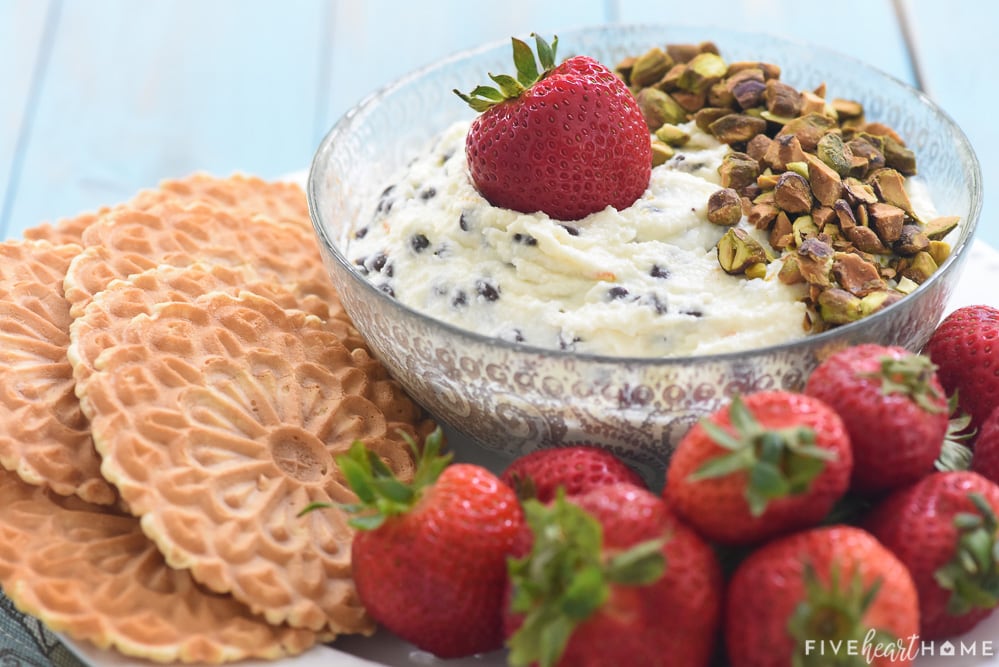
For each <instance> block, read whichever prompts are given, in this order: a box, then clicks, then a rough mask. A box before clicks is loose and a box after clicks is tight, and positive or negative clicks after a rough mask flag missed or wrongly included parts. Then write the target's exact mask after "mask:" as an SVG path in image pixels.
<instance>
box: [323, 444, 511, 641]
mask: <svg viewBox="0 0 999 667" xmlns="http://www.w3.org/2000/svg"><path fill="white" fill-rule="evenodd" d="M439 448H440V431H439V430H438V431H436V432H435V433H434V434H432V435H431V436H429V437H428V438H427V442H426V445H425V446H424V452H423V454H422V456H421V459H420V462H419V465H418V468H417V471H416V477H415V479H414V481H413V483H412V485H406V484H403V483H402V482H399V481H398V480H396V479H395V478H394V477H393V476H392V473H391V471H390V470H389V469H388V467H387V466H385V464H384V463H382V461H381V460H380V459H379V458H378V457H377V455H375V454H373V453H371V452H369V451H367V450H366V449H365V448H364V446H363V445H361V444H360V443H357V444H355V445H354V447H353V448H352V449H351V451H350V453H349V454H348V455H346V456H341V457H338V458H337V463H338V465H339V466H340V468H341V470H342V471H343V473H344V475H345V477H346V478H347V480H348V481H349V483H350V486H351V488H352V489H353V490H354V492H355V493H356V494H357V496H358V498H359V499H360V502H359V503H358V504H357V505H355V506H353V507H349V509H350V510H352V511H353V512H355V513H356V515H355V517H354V518H353V520H352V522H351V523H352V525H353V526H355V527H356V528H358V529H359V530H358V533H357V534H356V536H355V537H354V543H353V549H352V552H351V554H352V562H353V569H354V572H353V573H354V580H355V582H356V584H357V592H358V595H359V596H360V598H361V602H362V603H364V606H365V607H366V608H367V609H368V611H369V612H370V614H371V616H372V618H374V619H375V620H376V621H378V622H379V623H381V624H383V625H384V626H385V627H387V628H388V629H389V630H391V631H392V632H394V633H395V634H397V635H399V636H400V637H402V638H403V639H406V640H408V641H410V642H412V643H413V644H415V645H416V646H418V647H420V648H422V649H424V650H426V651H430V652H431V653H434V654H435V655H438V656H440V657H444V658H452V657H458V656H464V655H471V654H473V653H480V652H484V651H491V650H494V649H498V648H500V647H501V646H502V642H503V631H502V606H503V595H504V589H505V586H506V557H507V555H508V553H509V551H510V549H511V548H512V546H513V542H514V539H515V537H516V536H517V534H518V533H519V531H520V530H521V527H522V524H523V513H522V511H521V508H520V504H519V502H518V500H517V497H516V494H514V492H513V489H511V488H510V487H508V486H507V485H506V484H504V483H503V482H501V481H500V480H499V478H497V477H496V476H495V475H493V474H492V473H490V472H489V471H488V470H486V469H485V468H482V467H479V466H475V465H470V464H454V465H450V466H449V465H448V462H449V457H440V456H438V451H439Z"/></svg>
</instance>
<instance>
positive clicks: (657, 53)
mask: <svg viewBox="0 0 999 667" xmlns="http://www.w3.org/2000/svg"><path fill="white" fill-rule="evenodd" d="M673 65H674V62H673V59H672V58H671V57H670V56H669V54H668V53H666V52H665V51H663V50H662V49H661V48H659V47H657V46H655V47H652V48H651V49H649V50H648V51H646V52H645V53H643V54H642V55H640V56H638V58H637V59H636V60H635V62H634V63H633V65H632V68H631V79H630V83H631V85H633V86H638V87H641V88H644V87H646V86H651V85H652V84H654V83H656V82H657V81H659V80H660V79H662V78H663V77H664V76H665V75H666V72H668V71H669V70H670V68H671V67H673Z"/></svg>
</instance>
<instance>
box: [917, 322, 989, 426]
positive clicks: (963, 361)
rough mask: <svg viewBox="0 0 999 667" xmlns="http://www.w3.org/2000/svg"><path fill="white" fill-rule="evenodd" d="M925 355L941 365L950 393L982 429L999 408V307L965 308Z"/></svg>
mask: <svg viewBox="0 0 999 667" xmlns="http://www.w3.org/2000/svg"><path fill="white" fill-rule="evenodd" d="M923 352H924V353H925V354H928V355H929V356H930V358H931V359H933V363H935V364H936V365H937V366H938V369H937V374H938V375H939V377H940V382H941V384H943V387H944V389H946V390H947V393H948V394H953V393H954V392H957V398H958V401H959V403H960V406H961V409H962V410H963V411H965V412H967V413H968V414H969V415H971V424H972V426H973V427H975V428H978V427H980V426H981V424H982V422H984V421H985V418H986V417H988V416H989V415H990V414H991V413H992V411H993V410H994V409H995V408H996V406H999V308H993V307H991V306H965V307H963V308H958V309H957V310H955V311H954V312H953V313H951V314H950V315H948V316H947V317H946V318H945V319H944V321H943V322H941V323H940V326H938V327H937V328H936V331H934V332H933V335H932V336H930V340H929V342H928V343H927V344H926V347H925V348H924V350H923Z"/></svg>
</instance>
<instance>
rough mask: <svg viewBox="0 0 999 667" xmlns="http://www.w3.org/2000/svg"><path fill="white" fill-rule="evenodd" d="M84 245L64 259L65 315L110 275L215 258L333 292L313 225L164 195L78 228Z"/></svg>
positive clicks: (79, 310)
mask: <svg viewBox="0 0 999 667" xmlns="http://www.w3.org/2000/svg"><path fill="white" fill-rule="evenodd" d="M82 243H83V246H84V248H85V250H84V252H83V253H81V254H80V255H79V256H78V257H77V258H76V259H74V260H73V263H72V264H71V265H70V268H69V272H68V274H67V276H66V282H65V293H66V298H67V300H69V302H70V314H71V315H72V316H73V317H74V318H75V317H79V316H80V315H82V314H83V310H84V309H85V308H86V305H87V303H89V302H90V300H91V299H92V298H93V296H94V294H96V293H97V292H100V291H101V290H103V289H104V288H105V287H107V285H108V284H110V282H111V281H112V280H114V279H115V278H126V277H128V276H130V275H133V274H136V273H141V272H143V271H146V270H149V269H151V268H154V267H156V266H158V265H160V264H170V265H173V266H187V265H189V264H194V263H195V262H199V261H201V262H214V263H218V264H224V265H227V266H240V265H243V264H252V265H253V266H254V268H255V269H256V270H257V271H258V272H259V273H260V274H261V275H262V276H263V277H265V278H266V279H268V280H273V281H274V282H277V283H278V284H287V285H292V286H294V287H293V289H294V290H295V291H296V292H298V293H300V294H302V295H305V294H314V295H316V296H318V297H320V298H322V299H323V300H324V301H326V303H327V304H329V305H330V308H331V311H332V310H333V309H334V308H339V309H341V310H342V306H340V301H339V297H338V296H337V294H336V290H335V289H334V288H333V285H332V283H331V282H330V279H329V274H328V273H326V269H325V267H324V266H323V263H322V259H321V257H320V255H319V250H318V248H317V247H316V242H315V238H314V235H313V233H312V231H311V230H310V229H309V228H307V227H304V226H302V225H296V224H288V223H276V222H272V221H270V220H268V219H266V218H236V217H233V216H232V215H230V214H228V213H226V212H225V211H223V210H221V209H218V208H214V207H212V206H208V205H205V204H192V205H189V206H185V205H182V204H179V203H176V202H172V201H165V202H163V203H161V204H158V205H156V206H153V207H152V208H150V209H149V210H147V211H139V210H136V209H132V208H127V207H119V208H115V209H114V210H111V211H109V212H108V213H106V214H105V215H103V216H101V217H100V218H98V219H97V220H96V221H95V222H94V223H93V224H91V225H90V226H89V227H87V228H86V229H85V230H84V232H83V238H82Z"/></svg>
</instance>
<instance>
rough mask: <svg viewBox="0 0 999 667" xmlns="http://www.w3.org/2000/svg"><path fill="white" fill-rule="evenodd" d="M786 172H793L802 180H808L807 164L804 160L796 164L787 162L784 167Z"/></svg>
mask: <svg viewBox="0 0 999 667" xmlns="http://www.w3.org/2000/svg"><path fill="white" fill-rule="evenodd" d="M805 155H811V153H806V154H805ZM784 166H785V167H787V171H793V172H794V173H796V174H798V175H799V176H801V177H802V178H804V179H806V180H807V179H808V162H805V161H804V160H802V161H798V162H788V163H787V164H786V165H784Z"/></svg>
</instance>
